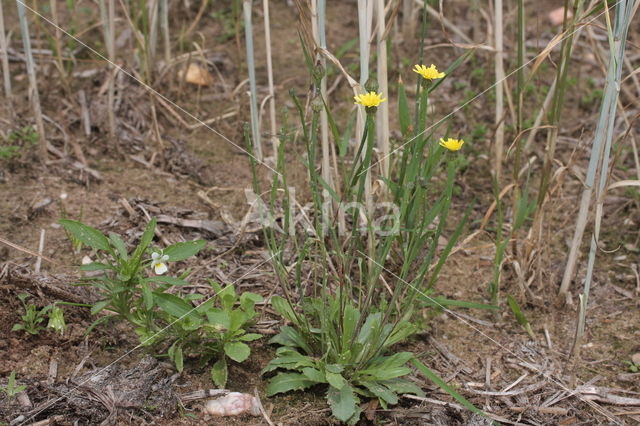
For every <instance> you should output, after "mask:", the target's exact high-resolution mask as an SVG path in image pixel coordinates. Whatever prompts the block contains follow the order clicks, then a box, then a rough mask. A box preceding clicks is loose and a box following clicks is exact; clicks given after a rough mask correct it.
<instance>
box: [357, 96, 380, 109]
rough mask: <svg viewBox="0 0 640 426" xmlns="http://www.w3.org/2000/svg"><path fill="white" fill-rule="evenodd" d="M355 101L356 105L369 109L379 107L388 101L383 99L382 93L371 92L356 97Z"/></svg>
mask: <svg viewBox="0 0 640 426" xmlns="http://www.w3.org/2000/svg"><path fill="white" fill-rule="evenodd" d="M353 99H355V100H356V104H359V105H362V106H365V107H367V108H371V107H377V106H378V105H380V104H381V103H382V102H384V101H386V99H384V98H383V97H382V93H376V92H369V93H364V94H362V95H358V96H354V97H353Z"/></svg>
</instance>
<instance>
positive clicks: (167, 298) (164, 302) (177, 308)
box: [154, 292, 199, 321]
mask: <svg viewBox="0 0 640 426" xmlns="http://www.w3.org/2000/svg"><path fill="white" fill-rule="evenodd" d="M154 299H155V301H156V304H157V305H158V306H159V307H160V309H162V310H163V311H165V312H166V313H168V314H169V315H172V316H174V317H176V318H183V317H186V316H188V317H190V318H191V319H192V320H196V321H197V320H199V317H198V315H197V314H196V312H195V309H194V308H193V307H192V306H191V305H190V304H189V303H187V302H185V301H184V300H182V299H181V298H179V297H178V296H174V295H173V294H167V293H160V292H155V293H154Z"/></svg>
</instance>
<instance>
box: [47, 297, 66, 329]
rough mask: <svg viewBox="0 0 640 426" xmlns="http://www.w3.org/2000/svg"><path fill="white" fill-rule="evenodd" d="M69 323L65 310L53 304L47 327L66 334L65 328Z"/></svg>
mask: <svg viewBox="0 0 640 426" xmlns="http://www.w3.org/2000/svg"><path fill="white" fill-rule="evenodd" d="M66 327H67V325H66V324H65V321H64V311H63V310H62V308H60V307H58V306H56V305H55V304H54V305H52V307H51V311H50V312H49V323H48V324H47V328H51V329H53V330H54V331H56V332H58V333H60V335H63V334H64V330H65V329H66Z"/></svg>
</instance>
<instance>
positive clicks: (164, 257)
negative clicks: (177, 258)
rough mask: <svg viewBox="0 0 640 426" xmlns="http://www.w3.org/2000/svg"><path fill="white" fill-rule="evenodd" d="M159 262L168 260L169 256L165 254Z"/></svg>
mask: <svg viewBox="0 0 640 426" xmlns="http://www.w3.org/2000/svg"><path fill="white" fill-rule="evenodd" d="M161 260H164V261H167V260H169V255H168V254H165V255H164V256H162V259H161Z"/></svg>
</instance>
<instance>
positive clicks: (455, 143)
mask: <svg viewBox="0 0 640 426" xmlns="http://www.w3.org/2000/svg"><path fill="white" fill-rule="evenodd" d="M462 145H464V141H463V140H462V139H452V138H447V140H444V139H442V138H440V146H442V147H445V148H447V149H448V150H449V151H458V150H459V149H460V148H462Z"/></svg>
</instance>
